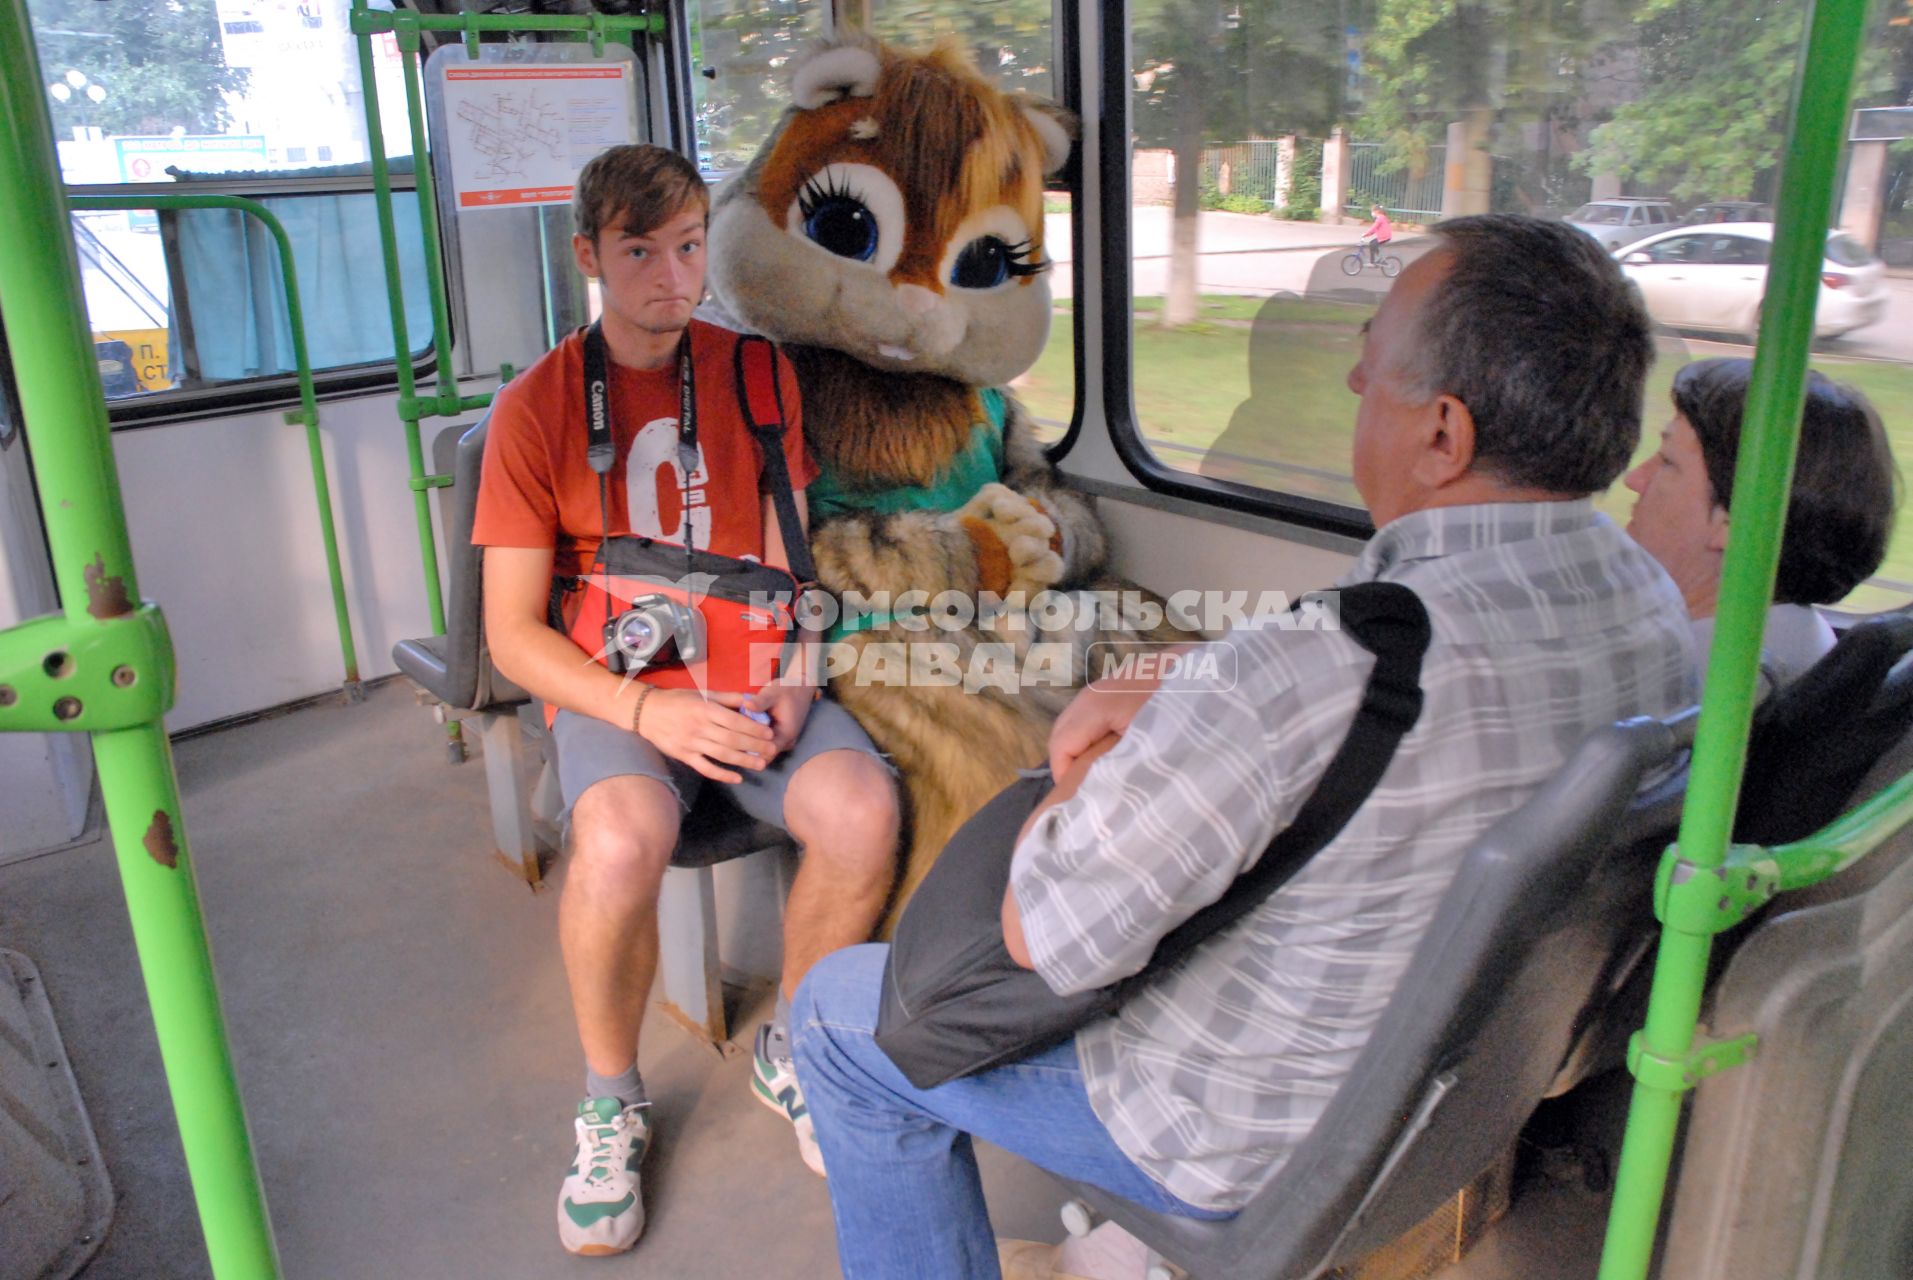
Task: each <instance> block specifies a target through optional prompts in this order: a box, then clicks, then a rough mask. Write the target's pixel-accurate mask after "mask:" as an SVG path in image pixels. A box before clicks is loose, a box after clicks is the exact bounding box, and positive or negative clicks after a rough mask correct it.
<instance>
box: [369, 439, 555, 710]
mask: <svg viewBox="0 0 1913 1280" xmlns="http://www.w3.org/2000/svg"><path fill="white" fill-rule="evenodd" d="M490 422H491V415H490V414H489V413H487V414H486V415H485V416H484V417H483V418H481V419H479V421H478V422H477V424H476V425H474V426H471V427H448V428H446V429H445V430H444V431H441V432H439V433H438V435H437V436H436V437H434V438H433V440H432V466H433V468H434V469H435V470H436V471H437V472H438V474H440V475H449V476H451V477H452V483H451V484H450V485H449V486H447V487H443V488H440V489H439V491H438V503H439V526H440V528H442V529H443V530H444V532H445V567H446V571H447V572H446V577H447V579H448V580H449V584H450V592H449V594H448V595H447V597H446V600H445V634H444V635H442V636H428V637H425V638H422V639H417V640H401V641H399V643H398V644H397V645H395V646H394V647H393V650H392V657H393V660H394V661H395V662H396V663H397V664H398V668H399V670H400V671H402V672H404V673H405V674H406V675H408V676H410V677H411V678H412V679H413V680H415V681H417V682H418V683H419V684H420V685H421V686H423V687H424V688H425V690H426V691H427V692H429V693H430V694H431V695H432V696H433V697H435V698H437V699H438V700H439V701H440V702H442V703H444V704H445V705H447V706H449V707H455V708H457V709H458V710H461V711H482V710H492V711H497V710H503V709H508V708H510V707H513V706H516V705H517V704H519V703H523V702H529V701H530V700H531V695H530V694H528V693H526V692H525V691H524V690H523V689H521V688H519V687H518V686H517V685H516V684H514V683H512V682H511V681H510V680H508V679H506V678H505V677H504V676H502V675H500V674H499V673H498V672H497V671H496V670H495V669H494V668H493V667H492V664H491V652H490V650H489V648H488V647H487V646H486V643H485V602H484V552H483V550H482V549H481V548H479V547H475V546H473V545H472V525H473V523H474V522H475V521H476V519H477V515H478V484H479V476H480V473H481V471H482V470H483V468H484V463H485V432H486V428H487V427H488V425H489V424H490Z"/></svg>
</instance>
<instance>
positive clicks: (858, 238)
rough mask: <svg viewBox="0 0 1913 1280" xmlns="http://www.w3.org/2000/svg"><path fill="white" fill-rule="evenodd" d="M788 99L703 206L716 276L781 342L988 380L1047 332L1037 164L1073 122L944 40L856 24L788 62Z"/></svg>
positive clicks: (1045, 164) (1016, 370) (900, 369)
mask: <svg viewBox="0 0 1913 1280" xmlns="http://www.w3.org/2000/svg"><path fill="white" fill-rule="evenodd" d="M791 91H792V98H793V104H792V106H791V107H790V108H789V109H788V110H786V111H785V113H784V115H783V118H782V119H781V120H780V121H779V122H778V124H777V127H776V128H775V130H773V132H772V134H771V136H770V138H769V139H768V140H767V141H766V142H765V144H764V146H763V148H762V149H761V150H760V151H759V152H758V153H757V155H756V157H755V158H754V159H753V160H752V161H751V163H750V166H749V168H747V169H745V171H744V172H743V173H741V174H739V175H738V176H737V177H736V178H735V179H733V180H732V181H731V182H729V183H727V184H726V185H725V186H724V187H723V189H722V190H721V191H720V192H719V193H718V196H717V199H716V201H715V203H714V205H713V207H712V210H711V229H710V246H711V253H710V263H711V267H710V284H711V288H712V291H713V292H714V293H716V295H717V297H718V299H719V301H720V302H722V303H723V305H724V306H725V307H726V308H727V309H728V310H729V311H730V312H731V313H732V314H733V315H735V316H736V317H737V318H738V319H739V320H740V321H742V322H743V323H744V324H746V325H748V326H750V327H751V328H753V329H756V330H758V331H759V332H762V333H764V334H767V335H769V336H770V337H772V338H774V339H776V340H777V341H779V342H783V343H791V344H796V345H799V346H808V347H821V348H825V349H829V350H833V351H839V352H842V353H843V354H845V355H848V356H850V357H852V358H854V359H856V360H858V361H860V362H862V363H864V364H867V365H870V366H871V367H873V368H877V369H882V370H886V371H889V372H892V373H899V374H935V375H940V376H942V377H945V378H950V379H954V380H955V381H958V382H961V383H965V384H968V385H970V386H976V387H981V386H994V385H1001V384H1003V383H1006V382H1008V381H1009V380H1010V379H1012V378H1014V377H1016V376H1017V375H1019V374H1021V373H1023V372H1024V371H1025V370H1027V369H1028V368H1029V367H1030V365H1032V364H1034V363H1035V361H1036V358H1037V357H1038V356H1039V355H1041V354H1042V350H1043V344H1044V342H1045V341H1046V340H1047V339H1048V337H1049V316H1050V290H1049V283H1048V280H1047V278H1046V273H1047V270H1048V268H1049V265H1050V259H1049V256H1048V254H1047V253H1046V252H1045V250H1044V246H1043V177H1044V175H1046V174H1050V173H1054V172H1056V171H1057V170H1058V169H1060V168H1061V167H1062V165H1063V162H1064V161H1065V160H1066V159H1067V158H1068V155H1069V146H1070V135H1071V133H1072V131H1073V128H1074V123H1075V122H1074V120H1073V118H1072V117H1070V116H1069V115H1068V114H1067V113H1066V112H1063V111H1062V110H1060V109H1059V108H1057V107H1054V106H1052V105H1050V104H1048V103H1045V102H1042V101H1039V100H1037V99H1034V98H1030V97H1028V96H1025V95H1021V94H1006V93H1004V92H1002V91H1001V90H999V89H996V88H995V87H993V86H992V85H990V84H989V83H988V82H987V81H985V80H984V79H983V77H982V76H981V75H979V74H978V73H977V70H976V68H975V66H974V65H973V64H972V63H971V61H970V59H969V57H968V56H967V54H966V53H965V52H964V51H963V49H962V47H961V46H960V45H959V44H957V43H956V42H954V41H949V40H946V41H944V42H942V43H939V44H938V45H937V46H936V47H934V48H932V49H931V50H929V51H928V52H922V53H916V52H907V51H903V50H898V49H893V48H890V47H889V46H886V45H882V44H879V43H877V42H876V41H874V40H871V39H868V38H867V37H862V36H851V37H845V38H840V39H836V40H832V41H827V42H825V43H823V44H821V45H818V46H815V47H813V48H812V49H811V50H810V51H809V52H808V53H807V54H806V55H805V56H804V57H802V58H801V59H799V60H798V62H797V63H796V64H795V67H794V70H793V73H792V77H791Z"/></svg>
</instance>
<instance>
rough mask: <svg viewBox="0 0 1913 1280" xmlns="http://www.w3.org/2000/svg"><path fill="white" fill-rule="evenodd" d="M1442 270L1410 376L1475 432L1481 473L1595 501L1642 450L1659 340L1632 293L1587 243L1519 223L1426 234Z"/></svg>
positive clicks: (1467, 221) (1461, 223) (1473, 223)
mask: <svg viewBox="0 0 1913 1280" xmlns="http://www.w3.org/2000/svg"><path fill="white" fill-rule="evenodd" d="M1434 233H1435V236H1436V238H1437V241H1438V247H1437V250H1436V251H1437V252H1445V253H1446V254H1447V255H1448V257H1449V260H1450V266H1449V271H1448V275H1447V277H1446V279H1444V280H1443V281H1442V282H1441V283H1440V284H1439V285H1437V286H1436V287H1435V289H1434V290H1433V291H1432V292H1431V293H1430V294H1429V295H1428V297H1427V298H1426V300H1425V301H1424V302H1423V304H1422V308H1421V332H1420V334H1419V335H1417V336H1418V342H1417V344H1416V348H1415V351H1414V353H1413V354H1411V355H1410V356H1409V358H1408V361H1407V367H1406V368H1405V369H1404V372H1405V373H1406V374H1407V375H1408V376H1409V378H1410V379H1411V380H1412V381H1414V382H1416V383H1418V384H1419V385H1420V389H1421V390H1422V391H1423V392H1424V393H1426V394H1428V395H1431V396H1432V395H1452V396H1454V397H1455V398H1457V399H1459V400H1460V401H1461V402H1462V403H1463V404H1465V405H1467V406H1468V411H1469V413H1471V414H1472V415H1473V416H1474V420H1475V465H1476V466H1477V467H1478V468H1479V469H1480V470H1482V471H1483V472H1484V473H1486V474H1489V475H1492V476H1494V477H1496V478H1497V479H1499V480H1501V481H1503V482H1504V483H1507V484H1511V485H1518V486H1521V487H1524V488H1534V489H1543V490H1546V491H1548V492H1552V493H1567V494H1576V495H1580V494H1589V493H1598V492H1600V491H1601V490H1603V489H1605V488H1607V487H1608V486H1609V485H1610V484H1612V483H1613V482H1614V480H1615V477H1617V476H1619V475H1620V474H1621V472H1623V471H1625V470H1626V469H1627V464H1628V459H1629V458H1630V457H1631V456H1632V455H1633V453H1634V447H1635V445H1636V444H1638V443H1639V442H1640V438H1641V402H1642V398H1643V395H1644V394H1645V389H1646V381H1647V370H1648V366H1649V365H1651V364H1652V363H1653V362H1654V341H1653V335H1652V333H1651V331H1650V329H1649V326H1648V319H1647V312H1646V310H1645V309H1644V308H1643V307H1642V305H1641V299H1640V294H1639V291H1638V290H1636V289H1635V288H1634V286H1633V284H1632V283H1630V282H1629V281H1628V279H1627V277H1626V276H1624V275H1622V274H1621V269H1620V266H1619V265H1618V264H1617V263H1616V262H1615V261H1614V259H1613V258H1612V257H1610V256H1609V255H1608V254H1607V252H1606V251H1605V250H1603V249H1602V248H1601V247H1600V245H1598V244H1597V243H1596V242H1595V241H1594V240H1593V238H1592V237H1590V236H1587V235H1585V234H1583V233H1582V232H1580V231H1577V230H1575V229H1574V228H1573V227H1570V226H1568V225H1567V224H1566V223H1561V222H1550V221H1545V220H1543V219H1540V218H1530V217H1525V216H1522V215H1518V214H1506V213H1490V214H1479V215H1476V216H1473V217H1466V218H1454V219H1450V220H1449V221H1447V222H1442V223H1438V224H1437V225H1436V226H1435V228H1434Z"/></svg>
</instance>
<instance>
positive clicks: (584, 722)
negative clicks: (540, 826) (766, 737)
mask: <svg viewBox="0 0 1913 1280" xmlns="http://www.w3.org/2000/svg"><path fill="white" fill-rule="evenodd" d="M551 736H552V742H553V744H554V746H555V747H556V748H557V751H558V789H559V790H560V791H562V792H563V793H564V798H565V809H564V813H563V814H562V815H561V816H560V817H559V825H560V826H561V827H564V826H568V825H569V823H570V821H571V810H572V806H574V805H576V804H577V803H578V797H579V796H582V795H583V794H584V793H585V792H586V791H587V790H589V789H590V787H591V786H592V784H593V783H597V782H601V781H603V780H604V779H606V778H620V777H625V776H628V775H636V776H637V777H640V778H656V779H657V780H658V781H659V782H662V783H663V784H664V785H665V786H667V787H669V788H670V789H671V793H672V794H673V795H675V796H676V797H677V799H678V804H679V806H680V807H681V808H682V810H683V811H684V812H686V813H689V812H690V811H691V805H692V804H693V803H694V802H695V801H696V800H697V795H698V791H699V789H700V788H702V787H703V786H705V785H706V784H708V785H711V786H715V787H722V788H724V790H725V791H727V792H728V793H729V794H730V798H731V800H732V801H733V802H734V803H735V804H736V805H737V807H738V808H740V809H742V810H743V811H744V812H745V813H747V814H749V815H750V816H751V817H753V818H756V819H757V820H758V821H759V822H768V823H771V824H772V825H774V826H779V827H784V829H785V830H789V827H788V826H786V825H785V823H784V792H785V790H786V789H787V788H788V787H789V786H790V780H791V778H792V777H793V776H795V775H796V773H797V771H798V770H799V769H801V768H802V767H803V766H804V765H805V764H806V763H807V762H809V761H811V760H813V759H815V758H816V757H818V756H820V755H822V754H824V752H826V751H861V752H863V753H864V754H866V755H868V756H870V757H871V758H872V759H874V760H876V761H877V763H879V764H881V765H883V767H884V768H885V769H886V770H888V771H889V772H892V773H894V772H895V770H894V769H891V767H890V762H889V761H887V760H885V759H884V757H883V755H882V753H880V752H879V751H878V750H877V748H876V745H875V744H874V743H872V742H871V741H870V738H869V735H867V734H865V733H864V731H863V728H862V726H860V725H859V724H858V723H857V722H856V720H855V719H853V718H852V717H851V714H850V713H849V712H848V711H845V710H844V709H843V708H842V707H840V706H838V705H837V704H836V703H834V702H832V701H830V700H829V699H827V698H826V699H825V700H823V701H822V702H818V703H816V704H814V705H813V706H812V707H811V709H810V715H808V716H807V717H805V719H804V727H803V729H802V731H800V732H799V733H798V735H797V741H796V742H794V743H792V744H791V748H790V750H788V751H786V752H784V753H783V754H782V755H780V756H778V757H777V758H776V759H775V760H773V761H771V763H770V767H769V768H766V769H760V770H758V771H756V772H750V771H748V770H743V769H739V770H736V772H738V773H742V774H743V775H744V780H743V781H742V782H710V780H709V779H707V778H706V777H705V776H704V775H703V774H701V773H699V772H698V771H697V770H695V769H693V768H692V767H691V766H690V765H688V764H684V763H681V762H680V761H677V760H672V759H670V758H669V757H667V756H666V755H665V754H664V753H663V752H661V751H659V750H658V749H657V748H656V747H654V746H652V745H651V744H650V743H649V742H646V741H645V740H644V739H643V738H640V737H639V736H638V735H637V734H635V733H632V732H631V731H630V730H628V729H619V728H616V727H615V726H613V725H608V724H606V723H605V722H604V721H602V720H599V719H597V718H596V717H594V716H582V715H578V714H576V713H575V712H571V711H560V712H559V713H558V717H557V719H556V720H555V721H553V723H552V726H551Z"/></svg>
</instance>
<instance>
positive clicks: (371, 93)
mask: <svg viewBox="0 0 1913 1280" xmlns="http://www.w3.org/2000/svg"><path fill="white" fill-rule="evenodd" d="M374 16H375V15H374V14H373V12H372V11H371V10H370V9H368V8H367V7H366V2H365V0H352V30H353V32H354V34H355V36H356V38H357V40H358V44H359V88H360V94H361V96H362V98H363V99H364V107H365V144H366V150H367V152H368V153H369V154H370V156H371V158H372V194H373V200H372V203H373V204H374V205H376V206H377V208H378V215H379V247H380V249H381V251H382V253H383V255H384V258H385V298H386V303H387V305H388V307H389V308H390V310H391V316H392V352H393V356H392V358H393V361H394V363H395V364H396V365H397V367H398V382H399V417H400V419H401V420H402V421H403V422H404V424H405V453H406V458H407V460H408V462H409V463H410V466H411V469H412V512H413V515H414V517H415V518H416V521H417V524H418V541H419V558H420V560H421V562H422V563H423V565H424V570H425V604H426V608H427V610H428V611H429V613H430V615H431V621H432V634H433V635H444V634H445V602H444V598H443V596H442V595H441V593H440V590H439V584H438V547H437V545H436V544H435V543H434V542H433V540H432V504H431V500H430V499H429V498H428V497H427V496H426V491H425V486H424V480H425V448H424V445H423V444H422V443H421V442H420V440H419V428H418V408H417V403H418V384H417V381H416V380H415V379H414V378H413V377H412V352H411V350H410V343H411V337H410V334H409V333H408V331H407V328H406V323H405V282H404V277H403V275H402V274H401V272H400V270H399V234H398V226H397V224H396V222H395V221H394V220H393V214H392V172H391V169H390V168H389V166H388V165H387V164H386V160H385V127H384V123H383V121H382V120H381V119H380V116H379V84H378V74H377V72H376V70H375V69H374V68H375V64H374V62H373V59H372V35H373V32H374V31H375V30H377V29H379V28H378V24H376V23H373V22H371V21H369V19H371V18H372V17H374ZM376 16H380V17H384V18H387V19H390V17H391V15H390V14H381V15H376ZM385 29H386V30H389V29H390V27H389V24H388V25H387V26H386V27H385ZM423 161H424V153H423V152H414V153H413V157H412V170H413V172H414V174H416V173H418V172H419V171H420V170H422V169H423V168H424V167H425V165H424V163H423ZM449 372H450V369H449V366H447V365H446V364H445V363H444V362H443V360H442V359H441V361H440V364H439V370H438V374H439V377H440V378H441V379H443V378H444V377H446V375H447V374H448V373H449Z"/></svg>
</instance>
